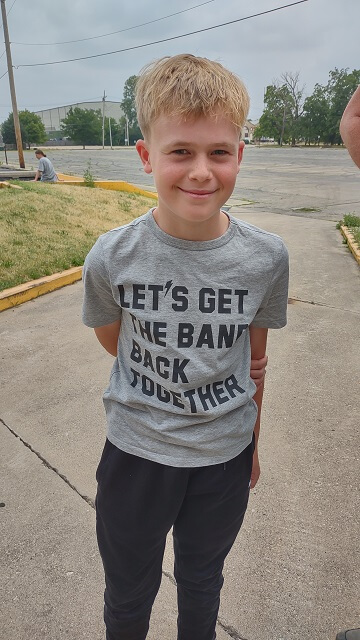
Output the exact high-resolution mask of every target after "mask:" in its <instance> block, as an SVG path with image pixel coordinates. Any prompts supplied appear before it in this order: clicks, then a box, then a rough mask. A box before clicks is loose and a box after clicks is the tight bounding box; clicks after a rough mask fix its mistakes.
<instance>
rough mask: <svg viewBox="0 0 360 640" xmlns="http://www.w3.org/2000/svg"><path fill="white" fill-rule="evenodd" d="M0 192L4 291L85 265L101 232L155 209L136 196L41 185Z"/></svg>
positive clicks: (149, 200)
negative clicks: (86, 257)
mask: <svg viewBox="0 0 360 640" xmlns="http://www.w3.org/2000/svg"><path fill="white" fill-rule="evenodd" d="M14 184H19V185H20V186H21V187H22V189H21V190H20V189H0V291H2V290H3V289H8V288H10V287H14V286H16V285H18V284H23V283H24V282H28V281H29V280H35V279H37V278H41V277H43V276H46V275H51V274H52V273H56V272H58V271H64V270H65V269H69V268H71V267H75V266H81V265H82V264H83V263H84V259H85V256H86V254H87V253H88V251H89V250H90V249H91V247H92V245H93V244H94V242H95V240H96V239H97V238H98V236H99V235H100V234H101V233H104V232H105V231H108V230H109V229H113V228H114V227H117V226H120V225H123V224H126V223H128V222H130V221H131V220H133V219H134V218H136V217H138V216H140V215H142V214H143V213H146V211H147V210H148V209H149V208H150V207H153V206H155V204H156V200H154V199H152V198H147V197H145V196H141V195H138V194H133V193H126V192H121V191H108V190H106V191H105V190H101V189H91V191H89V189H88V188H86V187H72V186H69V185H60V184H50V185H46V184H43V183H40V182H39V183H38V182H15V181H14Z"/></svg>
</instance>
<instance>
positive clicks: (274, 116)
mask: <svg viewBox="0 0 360 640" xmlns="http://www.w3.org/2000/svg"><path fill="white" fill-rule="evenodd" d="M303 93H304V87H300V86H299V72H296V73H290V72H288V71H287V72H285V73H283V74H282V76H281V82H279V80H274V82H273V84H271V85H269V86H268V87H267V88H266V92H265V96H264V102H265V105H266V106H265V109H264V112H263V114H262V116H261V118H260V120H259V125H258V127H257V128H256V130H255V136H256V137H257V138H259V137H269V138H275V139H276V140H277V141H278V144H280V145H282V144H283V143H284V142H287V141H288V140H290V139H291V144H292V145H293V146H294V145H295V143H296V139H297V138H298V129H299V121H300V118H301V114H302V97H303Z"/></svg>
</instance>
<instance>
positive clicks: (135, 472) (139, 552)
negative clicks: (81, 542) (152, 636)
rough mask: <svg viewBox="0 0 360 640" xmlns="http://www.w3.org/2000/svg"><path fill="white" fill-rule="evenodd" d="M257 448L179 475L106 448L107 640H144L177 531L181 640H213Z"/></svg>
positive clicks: (101, 495)
mask: <svg viewBox="0 0 360 640" xmlns="http://www.w3.org/2000/svg"><path fill="white" fill-rule="evenodd" d="M252 454H253V444H250V445H249V446H248V447H247V448H246V449H245V451H243V452H242V453H241V454H240V455H238V456H237V457H236V458H234V459H233V460H230V461H229V462H226V463H225V464H217V465H212V466H208V467H197V468H178V467H170V466H166V465H162V464H158V463H156V462H151V461H149V460H145V459H143V458H138V457H137V456H133V455H129V454H127V453H124V452H123V451H120V450H119V449H118V448H117V447H115V446H114V445H113V444H111V443H110V442H109V441H108V440H107V441H106V444H105V447H104V451H103V454H102V457H101V460H100V464H99V467H98V470H97V481H98V492H97V496H96V514H97V524H96V526H97V536H98V544H99V549H100V554H101V557H102V561H103V565H104V570H105V586H106V588H105V608H104V620H105V624H106V638H107V640H144V638H146V634H147V632H148V628H149V620H150V614H151V608H152V605H153V602H154V600H155V597H156V594H157V592H158V590H159V587H160V582H161V575H162V560H163V554H164V548H165V540H166V535H167V533H168V532H169V530H170V528H171V527H172V526H173V537H174V552H175V567H174V573H175V578H176V582H177V591H178V610H179V616H178V640H214V639H215V638H216V633H215V625H216V618H217V613H218V609H219V604H220V590H221V587H222V584H223V576H222V569H223V564H224V560H225V557H226V556H227V554H228V553H229V551H230V549H231V547H232V545H233V543H234V541H235V538H236V536H237V534H238V532H239V529H240V527H241V524H242V521H243V518H244V514H245V511H246V507H247V502H248V497H249V483H250V475H251V468H252Z"/></svg>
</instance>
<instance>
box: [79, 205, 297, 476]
mask: <svg viewBox="0 0 360 640" xmlns="http://www.w3.org/2000/svg"><path fill="white" fill-rule="evenodd" d="M229 219H230V224H229V227H228V229H227V231H226V233H224V235H222V236H220V237H219V238H216V239H215V240H209V241H205V242H194V241H189V240H181V239H178V238H174V237H172V236H169V235H168V234H166V233H165V232H164V231H162V230H161V229H160V228H159V227H158V225H157V224H156V222H155V220H154V217H153V214H152V210H150V211H149V212H148V213H147V214H145V215H144V216H141V217H140V218H137V219H136V220H134V221H133V222H131V223H129V224H127V225H125V226H123V227H119V228H117V229H113V230H112V231H109V232H108V233H105V234H104V235H102V236H100V238H99V239H98V240H97V242H96V244H95V245H94V247H93V248H92V249H91V251H90V253H89V254H88V256H87V258H86V260H85V265H84V271H83V281H84V288H85V295H84V306H83V321H84V323H85V324H86V325H87V326H89V327H99V326H103V325H106V324H110V323H112V322H115V321H116V320H118V319H119V318H121V329H120V336H119V341H118V356H117V358H115V361H114V365H113V368H112V372H111V377H110V383H109V386H108V388H107V390H106V391H105V394H104V405H105V410H106V414H107V421H108V438H109V440H110V441H111V442H112V443H113V444H114V445H116V446H117V447H118V448H119V449H122V450H123V451H126V452H127V453H130V454H134V455H137V456H140V457H142V458H147V459H149V460H154V461H155V462H160V463H162V464H167V465H172V466H175V467H195V466H207V465H211V464H218V463H221V462H226V461H227V460H230V459H232V458H234V457H235V456H237V455H238V454H239V453H241V451H242V450H243V449H245V447H247V445H248V444H249V443H250V442H251V439H252V433H253V428H254V424H255V421H256V415H257V407H256V404H255V402H254V400H253V396H254V393H255V391H256V387H255V384H254V382H253V381H252V380H251V378H250V340H249V325H250V324H251V325H253V326H254V327H263V328H266V327H268V328H280V327H283V326H284V325H285V324H286V309H287V296H288V254H287V250H286V248H285V246H284V244H283V241H282V240H281V238H279V236H276V235H274V234H272V233H268V232H266V231H262V230H261V229H258V228H257V227H254V226H252V225H249V224H247V223H245V222H242V221H239V220H237V219H235V218H233V217H232V216H229Z"/></svg>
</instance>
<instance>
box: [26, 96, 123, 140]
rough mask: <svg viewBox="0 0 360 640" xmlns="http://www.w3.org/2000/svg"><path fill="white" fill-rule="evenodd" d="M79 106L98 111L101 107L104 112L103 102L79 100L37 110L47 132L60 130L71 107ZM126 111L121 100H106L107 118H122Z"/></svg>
mask: <svg viewBox="0 0 360 640" xmlns="http://www.w3.org/2000/svg"><path fill="white" fill-rule="evenodd" d="M75 107H79V109H92V110H93V111H97V110H98V109H100V111H101V113H102V108H103V102H102V100H100V101H99V102H77V103H75V104H68V105H66V106H64V107H54V108H52V109H43V110H42V111H35V113H36V115H37V116H39V117H40V118H41V120H42V123H43V125H44V127H45V131H46V133H49V134H50V133H51V132H52V131H60V129H61V120H63V119H64V118H66V116H67V114H68V113H69V111H70V109H74V108H75ZM123 115H124V112H123V110H122V108H121V105H120V102H111V101H110V100H109V101H108V100H106V101H105V118H115V120H116V121H118V120H120V118H121V116H123Z"/></svg>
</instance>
